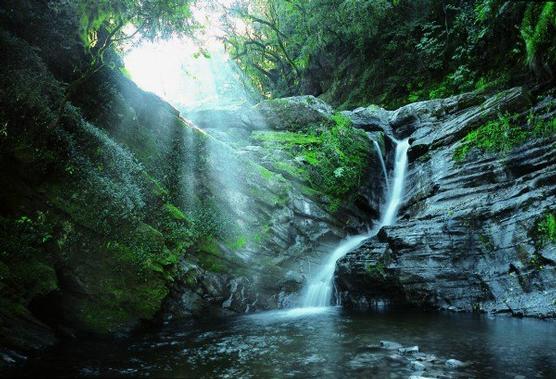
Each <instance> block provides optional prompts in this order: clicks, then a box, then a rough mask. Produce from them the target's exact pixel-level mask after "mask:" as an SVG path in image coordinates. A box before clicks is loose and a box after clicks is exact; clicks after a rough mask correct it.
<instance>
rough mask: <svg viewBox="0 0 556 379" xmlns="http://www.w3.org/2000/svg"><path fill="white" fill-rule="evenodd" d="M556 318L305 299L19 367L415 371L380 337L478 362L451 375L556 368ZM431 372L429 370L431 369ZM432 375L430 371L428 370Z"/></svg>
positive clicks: (278, 373)
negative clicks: (317, 304)
mask: <svg viewBox="0 0 556 379" xmlns="http://www.w3.org/2000/svg"><path fill="white" fill-rule="evenodd" d="M555 336H556V324H555V323H553V322H543V321H539V320H528V319H523V320H521V319H509V318H497V319H489V318H487V317H483V316H472V315H457V314H437V313H423V312H416V311H413V310H399V309H395V310H391V311H386V312H381V313H372V314H357V313H356V314H353V313H346V312H344V311H343V310H342V309H341V308H338V307H322V308H302V309H293V310H285V311H272V312H266V313H261V314H255V315H249V316H241V317H236V318H232V319H229V320H227V321H226V322H225V323H222V322H219V323H217V324H213V323H207V324H192V323H181V324H172V325H167V326H165V327H164V328H163V329H162V330H160V331H158V332H153V333H148V334H144V335H140V336H136V337H134V338H132V339H127V340H119V341H116V342H114V341H92V342H87V343H77V342H74V343H68V344H66V345H64V346H62V347H61V348H59V349H57V350H56V351H52V352H50V353H48V354H46V355H44V356H43V357H41V358H39V359H37V360H34V361H32V362H30V364H29V365H28V366H27V367H24V368H21V369H19V370H17V371H13V372H10V375H17V376H36V375H40V376H44V375H45V373H48V374H49V376H52V375H58V376H75V375H81V376H154V377H185V378H190V377H194V378H199V377H201V378H203V377H206V378H208V377H222V378H227V377H230V378H252V377H257V378H258V377H280V378H281V377H300V378H306V377H318V378H329V377H330V378H343V377H346V378H347V377H349V378H352V377H366V378H369V377H370V378H407V377H409V376H410V375H412V374H413V373H414V370H412V368H411V367H408V365H407V362H401V361H399V360H397V359H396V356H395V354H394V355H393V354H392V352H390V351H385V350H384V349H380V348H379V347H378V346H377V345H378V343H379V341H380V340H389V341H397V342H399V343H401V344H403V345H406V346H410V345H418V346H419V348H420V350H421V351H424V352H426V353H431V354H434V355H436V356H437V357H438V358H439V359H441V360H440V361H439V362H440V363H439V364H440V365H441V366H442V367H444V366H443V364H444V361H445V360H446V359H448V358H456V359H459V360H462V361H465V362H468V363H469V364H470V365H469V366H468V367H466V368H465V369H464V370H465V371H464V372H465V374H463V375H462V376H458V371H449V370H448V371H446V372H447V373H448V374H449V375H451V376H450V377H478V378H508V377H510V378H513V377H515V376H517V375H521V376H524V377H526V378H536V377H539V378H554V377H556V342H555V340H554V337H555ZM429 374H430V373H429ZM423 375H424V376H427V372H425V373H424V374H423Z"/></svg>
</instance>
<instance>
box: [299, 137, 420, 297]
mask: <svg viewBox="0 0 556 379" xmlns="http://www.w3.org/2000/svg"><path fill="white" fill-rule="evenodd" d="M408 149H409V140H408V139H404V140H402V141H396V157H395V158H396V159H395V162H394V173H393V176H392V182H391V183H390V185H389V187H388V188H390V190H389V191H388V196H387V197H386V199H387V200H386V207H385V208H384V209H383V214H382V218H381V220H380V223H379V224H378V226H377V227H376V228H374V229H373V230H372V231H370V232H369V233H366V234H360V235H357V236H350V237H347V238H346V239H344V240H343V241H342V242H340V244H339V245H338V246H337V247H336V249H334V251H333V252H332V254H331V255H330V257H329V258H328V260H327V261H326V263H325V265H324V266H323V268H322V269H321V271H320V272H319V273H318V274H317V275H315V276H314V277H313V278H311V280H310V282H309V283H308V285H307V289H306V292H305V297H304V299H303V302H302V306H303V307H325V306H327V305H330V303H331V300H332V291H333V288H334V283H333V282H334V271H335V269H336V262H337V261H338V259H340V258H342V257H343V256H344V255H346V254H347V253H349V252H350V251H352V250H354V249H355V248H357V247H359V246H360V245H361V244H362V243H363V242H365V241H366V240H367V239H369V238H371V237H374V236H375V235H376V233H378V231H379V230H380V228H382V227H383V226H386V225H392V223H393V222H394V221H395V220H396V216H397V214H398V208H399V207H400V203H401V201H402V197H403V190H404V183H405V173H406V171H407V150H408ZM381 160H382V155H381ZM383 164H384V163H383ZM384 170H385V169H384ZM385 172H386V170H385Z"/></svg>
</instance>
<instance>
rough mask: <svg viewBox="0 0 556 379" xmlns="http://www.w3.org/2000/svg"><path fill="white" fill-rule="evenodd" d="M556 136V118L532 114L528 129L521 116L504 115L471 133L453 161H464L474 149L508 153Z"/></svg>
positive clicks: (529, 118)
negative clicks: (517, 147) (520, 119)
mask: <svg viewBox="0 0 556 379" xmlns="http://www.w3.org/2000/svg"><path fill="white" fill-rule="evenodd" d="M554 134H556V118H554V117H552V118H550V119H544V118H539V117H537V116H536V115H535V114H534V113H531V114H530V115H529V116H528V118H527V127H526V128H525V127H522V126H520V124H519V115H517V114H513V115H509V114H504V115H499V116H498V119H496V120H492V121H489V122H487V123H486V124H484V125H482V126H480V127H479V128H477V129H475V130H473V131H471V132H469V133H468V134H467V135H466V136H465V137H464V138H463V141H462V144H461V145H460V146H458V147H457V148H456V150H455V151H454V155H453V157H452V158H453V159H454V161H456V162H460V161H463V160H464V159H465V158H466V156H467V154H468V153H469V151H470V150H471V149H473V148H474V147H477V148H479V149H480V150H482V151H485V152H488V153H507V152H509V151H510V150H511V149H513V148H514V147H515V146H518V145H520V144H522V143H523V142H525V141H526V140H528V139H530V138H535V137H541V138H542V137H549V136H551V135H554Z"/></svg>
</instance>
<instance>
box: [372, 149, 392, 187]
mask: <svg viewBox="0 0 556 379" xmlns="http://www.w3.org/2000/svg"><path fill="white" fill-rule="evenodd" d="M373 144H374V145H375V149H376V154H377V155H378V159H379V160H380V166H381V167H382V173H383V174H384V181H385V183H386V189H388V190H389V189H390V183H388V171H387V170H386V164H385V163H384V158H383V157H382V150H381V149H380V145H379V144H378V142H376V141H375V140H373Z"/></svg>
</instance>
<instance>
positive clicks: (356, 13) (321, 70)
mask: <svg viewBox="0 0 556 379" xmlns="http://www.w3.org/2000/svg"><path fill="white" fill-rule="evenodd" d="M238 20H239V21H238ZM224 24H225V25H226V35H225V36H224V38H223V39H224V42H225V44H226V46H227V49H228V51H229V52H230V54H231V56H232V57H233V58H234V59H235V60H236V61H237V62H238V64H239V65H240V67H241V68H242V70H243V71H244V72H245V73H246V74H247V75H248V76H249V77H250V78H251V79H252V81H253V82H254V84H255V85H256V87H257V88H259V90H260V91H261V92H262V93H263V94H265V95H267V96H284V95H294V94H300V93H310V94H314V95H323V96H324V98H325V99H326V100H328V101H331V102H332V103H335V104H338V105H340V104H342V103H343V104H344V105H345V106H355V105H362V104H364V103H369V102H374V103H380V104H383V105H387V106H397V105H400V104H403V103H405V102H408V101H415V100H420V99H426V98H435V97H441V96H447V95H449V94H452V93H456V92H459V91H467V90H472V89H488V88H498V87H500V86H505V85H509V84H511V83H512V82H513V81H516V82H520V81H521V82H523V81H524V80H528V78H531V77H533V78H536V79H537V80H541V81H542V80H548V79H551V78H552V71H553V70H554V64H555V62H556V55H555V52H554V46H556V43H555V42H556V41H555V40H554V39H555V36H556V13H555V4H554V3H553V2H528V1H505V0H473V1H466V0H411V1H410V0H399V1H393V0H367V1H361V0H312V1H305V0H255V1H247V0H238V1H236V2H235V3H234V5H233V6H232V7H230V8H229V9H228V11H227V13H226V22H225V23H224ZM237 25H242V27H238V26H237ZM529 69H530V70H529ZM532 74H533V75H532Z"/></svg>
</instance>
